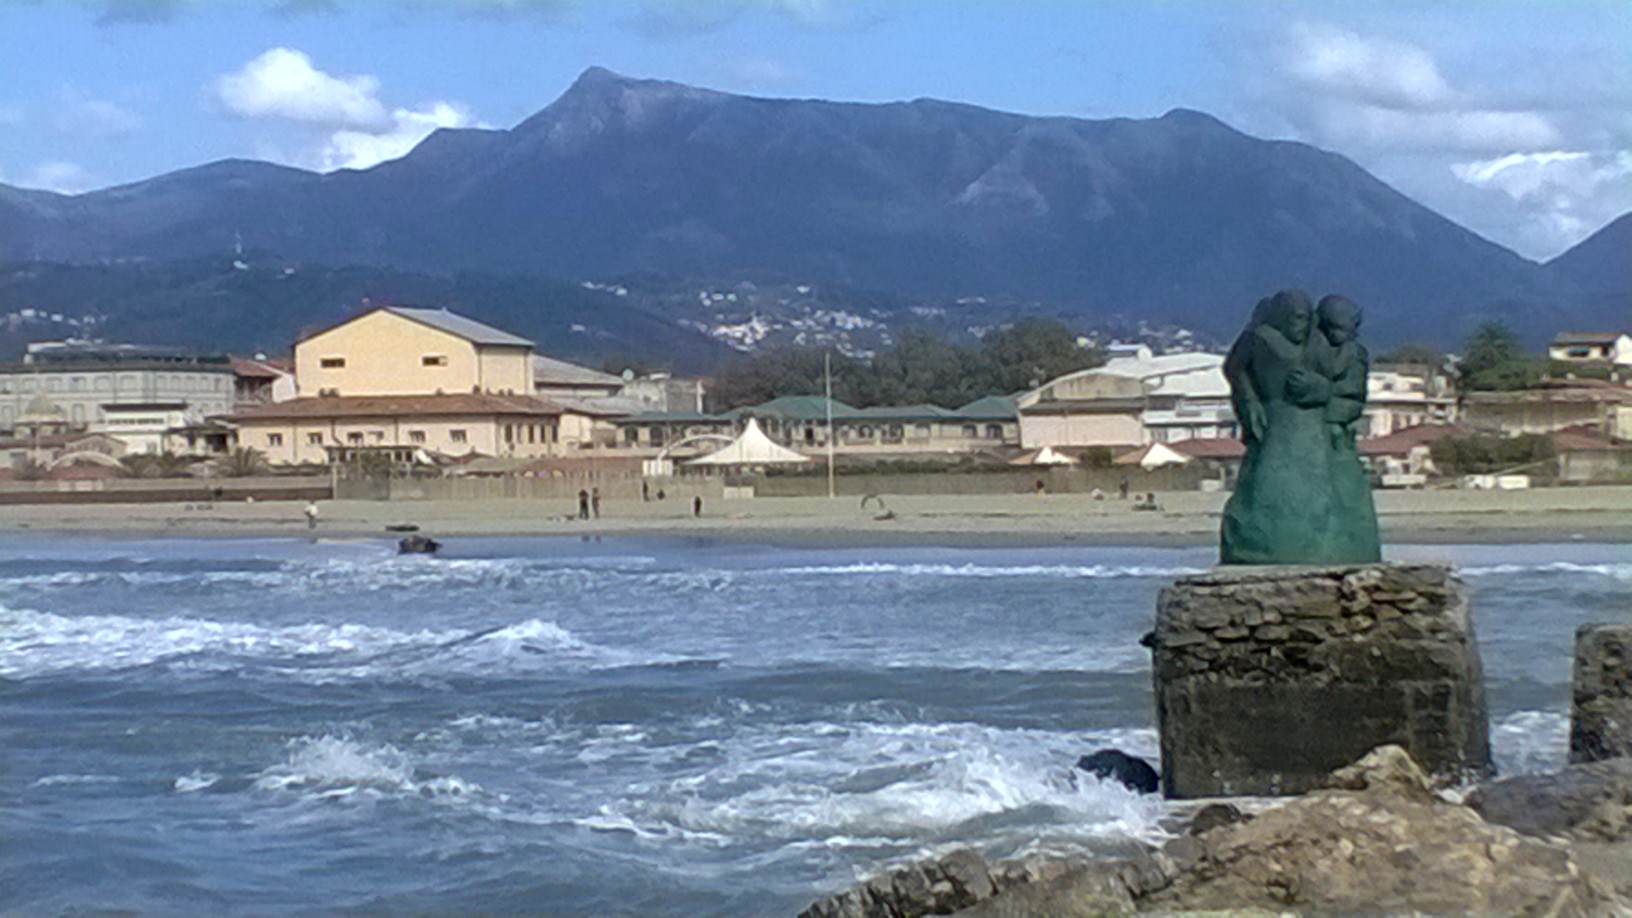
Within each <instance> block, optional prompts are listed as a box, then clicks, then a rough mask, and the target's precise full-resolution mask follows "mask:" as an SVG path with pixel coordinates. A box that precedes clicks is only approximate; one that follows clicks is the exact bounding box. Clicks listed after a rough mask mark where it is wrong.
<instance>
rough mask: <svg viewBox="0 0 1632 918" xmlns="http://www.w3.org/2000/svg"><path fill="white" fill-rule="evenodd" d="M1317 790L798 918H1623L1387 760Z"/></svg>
mask: <svg viewBox="0 0 1632 918" xmlns="http://www.w3.org/2000/svg"><path fill="white" fill-rule="evenodd" d="M1321 783H1322V784H1323V785H1324V786H1323V787H1322V788H1321V789H1318V790H1315V791H1312V792H1311V793H1309V794H1307V795H1305V796H1302V797H1297V798H1293V799H1288V800H1285V801H1284V802H1277V803H1276V804H1275V805H1273V806H1271V807H1270V808H1269V809H1266V810H1264V811H1263V812H1261V813H1259V814H1257V815H1256V816H1253V817H1251V818H1247V819H1244V820H1232V819H1226V820H1218V819H1211V820H1207V821H1206V822H1205V823H1203V820H1201V819H1200V817H1199V814H1198V818H1197V820H1196V823H1195V824H1194V825H1192V827H1191V829H1190V831H1188V832H1184V833H1182V834H1179V835H1177V836H1176V837H1174V838H1172V839H1171V840H1169V841H1168V842H1167V843H1166V844H1165V845H1163V846H1162V847H1160V848H1151V849H1149V850H1147V851H1145V852H1142V853H1140V854H1138V855H1135V856H1131V857H1124V858H1117V859H1111V860H1094V859H1091V858H1086V857H1063V858H1046V857H1034V858H1029V859H1026V860H1023V861H1010V862H1001V863H998V864H995V865H993V864H988V863H987V862H986V861H984V860H983V859H982V858H981V857H980V856H979V855H978V854H977V853H975V852H973V851H960V852H955V853H953V854H951V855H948V856H946V857H943V858H941V859H940V860H938V861H933V862H926V863H925V864H918V865H911V866H908V867H903V868H900V869H898V870H895V871H891V872H887V873H884V874H881V875H879V876H878V877H875V878H874V879H873V880H871V881H869V882H867V883H865V884H863V885H862V886H858V887H856V888H855V889H852V890H850V891H848V892H846V893H843V894H841V895H838V896H834V897H831V898H828V899H823V900H821V901H819V902H816V903H814V904H813V905H811V907H810V908H809V909H807V910H806V911H805V912H804V913H803V918H910V916H917V915H944V914H957V915H963V916H966V918H1019V916H1042V915H1047V916H1051V918H1071V916H1087V915H1115V914H1134V913H1155V914H1176V913H1185V912H1198V911H1199V912H1219V911H1230V912H1250V913H1259V912H1262V913H1273V914H1286V913H1293V914H1307V915H1324V914H1368V915H1370V914H1432V915H1464V914H1502V915H1555V916H1556V915H1608V914H1621V915H1625V914H1632V910H1629V904H1628V902H1627V901H1626V900H1625V899H1623V898H1622V897H1621V896H1620V895H1619V894H1618V893H1617V892H1616V890H1615V889H1614V888H1613V887H1612V886H1611V885H1610V884H1609V883H1608V882H1606V881H1605V880H1603V879H1601V878H1600V877H1599V876H1597V875H1596V874H1594V873H1592V872H1591V871H1589V870H1587V869H1584V868H1583V867H1582V865H1581V863H1580V861H1579V860H1578V857H1577V853H1576V851H1575V850H1574V849H1573V848H1572V847H1571V845H1570V843H1569V841H1568V840H1567V839H1543V838H1536V837H1530V836H1526V835H1522V834H1520V833H1519V832H1518V831H1515V830H1514V829H1512V828H1508V827H1505V826H1501V825H1494V824H1492V823H1491V822H1487V821H1486V820H1485V819H1483V818H1481V817H1480V815H1479V813H1478V812H1476V811H1475V810H1473V809H1471V808H1469V807H1467V806H1463V805H1461V804H1458V803H1455V802H1453V801H1451V800H1448V799H1444V798H1442V797H1441V796H1439V795H1438V794H1436V793H1435V791H1434V790H1433V789H1432V782H1431V779H1430V778H1429V777H1428V776H1427V775H1426V774H1425V773H1424V772H1423V771H1422V770H1421V769H1420V768H1419V767H1418V766H1417V765H1416V763H1414V762H1413V761H1412V760H1411V757H1410V756H1409V755H1407V754H1406V753H1405V751H1404V750H1403V749H1401V748H1399V747H1397V746H1392V747H1383V748H1380V749H1377V750H1374V751H1373V752H1372V753H1370V754H1369V755H1367V756H1366V757H1365V758H1363V759H1362V760H1360V761H1359V762H1357V763H1355V764H1353V765H1351V766H1347V767H1344V768H1341V769H1338V770H1337V771H1336V772H1334V773H1332V774H1331V775H1329V776H1326V777H1325V778H1324V779H1323V780H1322V782H1321ZM1606 866H1608V867H1613V866H1614V862H1607V863H1606ZM1623 866H1624V862H1623Z"/></svg>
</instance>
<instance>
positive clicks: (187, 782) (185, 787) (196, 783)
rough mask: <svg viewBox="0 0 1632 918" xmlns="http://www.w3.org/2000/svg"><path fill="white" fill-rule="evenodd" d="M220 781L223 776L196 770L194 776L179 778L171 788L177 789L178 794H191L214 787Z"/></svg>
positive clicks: (188, 775)
mask: <svg viewBox="0 0 1632 918" xmlns="http://www.w3.org/2000/svg"><path fill="white" fill-rule="evenodd" d="M220 780H221V776H220V775H218V774H215V773H213V772H207V771H200V770H198V769H194V770H193V773H192V774H187V775H182V776H181V777H178V778H177V779H176V780H175V781H174V782H173V783H172V784H171V787H173V788H175V791H176V793H178V794H191V793H196V792H198V791H201V790H205V789H206V788H210V787H213V786H215V783H216V782H217V781H220Z"/></svg>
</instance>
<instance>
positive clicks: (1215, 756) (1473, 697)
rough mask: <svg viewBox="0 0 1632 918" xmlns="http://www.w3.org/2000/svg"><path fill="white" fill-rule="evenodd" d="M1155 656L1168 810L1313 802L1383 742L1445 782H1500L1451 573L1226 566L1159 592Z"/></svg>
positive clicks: (1475, 661) (1393, 567) (1418, 567)
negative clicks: (1226, 803) (1201, 800)
mask: <svg viewBox="0 0 1632 918" xmlns="http://www.w3.org/2000/svg"><path fill="white" fill-rule="evenodd" d="M1150 643H1151V651H1152V654H1153V655H1154V665H1153V667H1152V669H1153V672H1154V676H1155V688H1156V717H1157V723H1158V726H1159V728H1160V732H1161V747H1162V787H1163V790H1164V792H1165V793H1166V794H1167V796H1169V797H1207V796H1224V795H1234V794H1298V793H1303V792H1305V791H1307V790H1310V789H1312V788H1314V787H1316V786H1318V785H1319V783H1320V782H1321V781H1322V780H1323V779H1324V778H1325V777H1326V775H1327V774H1329V773H1330V772H1331V771H1332V770H1334V769H1336V768H1338V767H1340V766H1342V765H1345V764H1347V763H1349V762H1353V761H1355V760H1357V759H1359V758H1361V757H1362V756H1364V755H1365V754H1366V753H1367V752H1369V751H1370V750H1372V749H1373V748H1375V747H1377V746H1381V745H1385V744H1389V743H1393V744H1398V745H1400V746H1403V747H1404V748H1405V749H1406V750H1407V751H1408V752H1410V754H1411V756H1412V757H1413V758H1415V759H1416V761H1417V762H1418V763H1420V764H1421V765H1422V766H1423V768H1424V769H1425V770H1427V771H1428V772H1429V773H1430V774H1432V775H1435V776H1437V777H1441V778H1446V779H1454V778H1459V777H1463V776H1467V775H1473V776H1483V775H1486V774H1489V772H1490V742H1489V725H1488V723H1487V719H1486V711H1485V689H1484V678H1483V672H1482V669H1481V666H1480V662H1479V648H1478V645H1477V644H1475V643H1474V637H1473V622H1472V620H1471V617H1470V614H1469V610H1468V604H1467V600H1466V599H1465V598H1464V596H1463V593H1462V584H1461V581H1460V580H1459V579H1457V577H1456V576H1455V575H1453V574H1452V573H1451V571H1450V569H1449V568H1447V567H1444V566H1441V565H1422V564H1410V565H1408V564H1363V565H1341V566H1330V567H1312V566H1298V567H1220V568H1217V569H1215V570H1213V571H1212V572H1210V573H1206V574H1198V575H1193V576H1189V577H1183V578H1180V579H1179V580H1178V581H1176V582H1175V583H1174V584H1173V585H1172V586H1169V587H1167V588H1166V589H1164V590H1162V594H1161V598H1160V599H1159V600H1158V603H1157V611H1156V630H1155V631H1154V632H1153V634H1152V635H1151V638H1150Z"/></svg>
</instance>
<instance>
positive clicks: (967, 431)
mask: <svg viewBox="0 0 1632 918" xmlns="http://www.w3.org/2000/svg"><path fill="white" fill-rule="evenodd" d="M963 435H964V436H965V437H968V438H969V439H971V440H973V439H975V438H976V437H978V436H980V428H979V427H976V426H975V425H973V424H965V425H963Z"/></svg>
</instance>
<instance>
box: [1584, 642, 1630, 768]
mask: <svg viewBox="0 0 1632 918" xmlns="http://www.w3.org/2000/svg"><path fill="white" fill-rule="evenodd" d="M1570 694H1571V701H1570V761H1571V762H1598V761H1602V760H1604V759H1613V758H1619V757H1621V756H1628V755H1632V625H1582V626H1581V627H1579V628H1577V629H1576V630H1575V674H1574V678H1573V680H1572V686H1571V692H1570Z"/></svg>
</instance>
